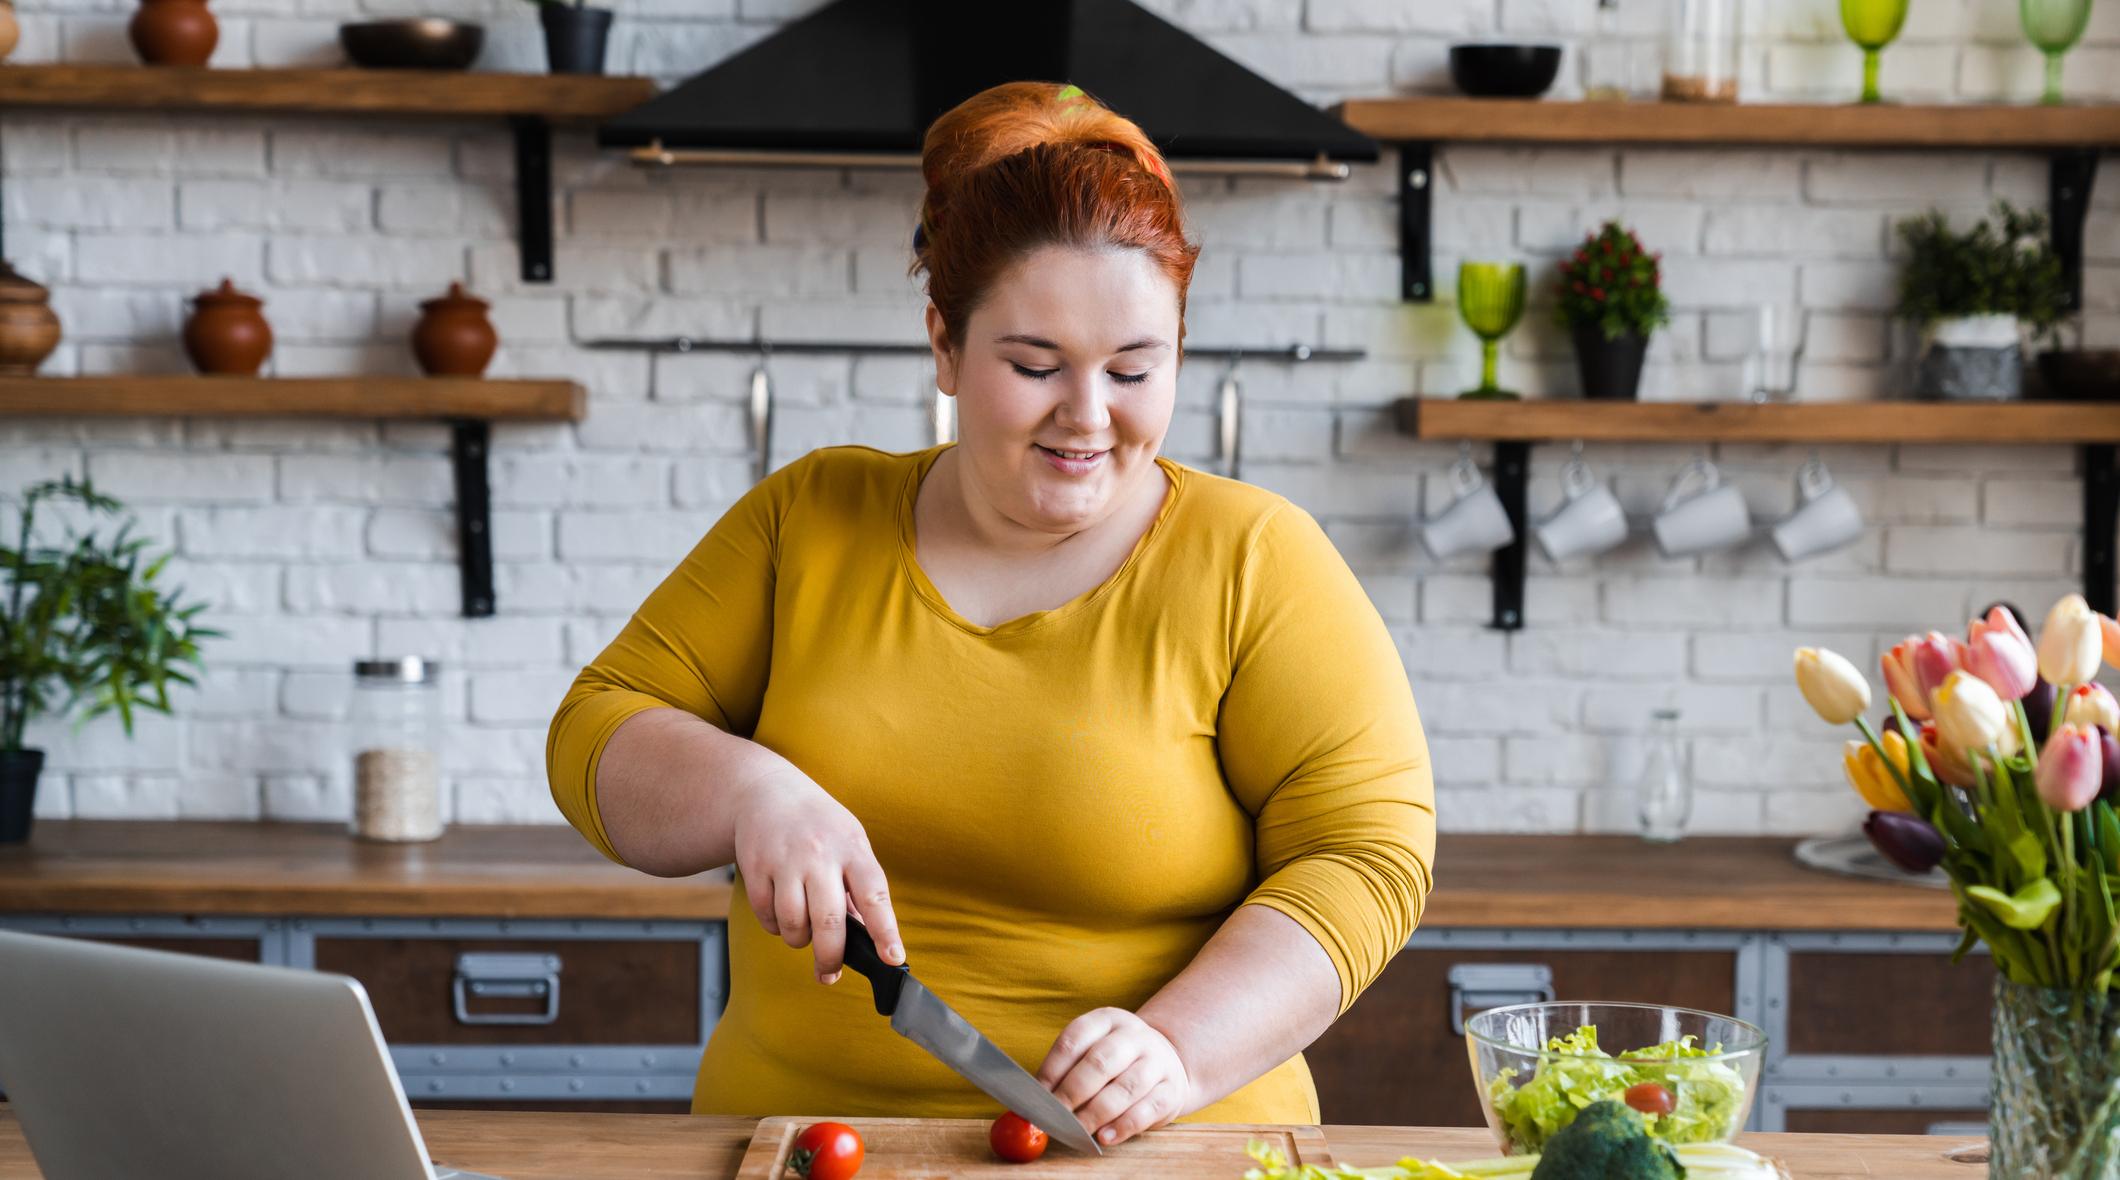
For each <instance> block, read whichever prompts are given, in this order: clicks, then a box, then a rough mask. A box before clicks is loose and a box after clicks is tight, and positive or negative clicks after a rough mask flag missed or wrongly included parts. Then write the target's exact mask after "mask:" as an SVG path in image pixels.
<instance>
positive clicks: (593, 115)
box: [0, 66, 655, 121]
mask: <svg viewBox="0 0 2120 1180" xmlns="http://www.w3.org/2000/svg"><path fill="white" fill-rule="evenodd" d="M654 97H655V82H654V81H653V80H652V79H649V78H631V77H626V78H612V77H603V76H601V75H590V74H498V73H471V72H452V71H442V70H362V69H350V68H349V69H342V70H215V69H200V68H196V67H190V66H0V107H119V108H127V109H136V108H153V109H156V110H185V111H256V112H286V113H299V114H315V115H391V116H412V117H426V116H431V117H435V118H455V119H460V118H466V117H490V116H500V115H536V116H540V117H542V118H546V119H555V120H563V121H589V120H596V119H607V118H610V117H611V116H613V115H620V114H624V113H625V112H627V111H630V110H632V109H633V108H634V107H637V106H639V105H640V104H642V103H644V102H646V101H648V100H649V99H651V98H654Z"/></svg>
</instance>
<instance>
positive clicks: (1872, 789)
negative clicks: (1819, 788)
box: [1840, 733, 1914, 811]
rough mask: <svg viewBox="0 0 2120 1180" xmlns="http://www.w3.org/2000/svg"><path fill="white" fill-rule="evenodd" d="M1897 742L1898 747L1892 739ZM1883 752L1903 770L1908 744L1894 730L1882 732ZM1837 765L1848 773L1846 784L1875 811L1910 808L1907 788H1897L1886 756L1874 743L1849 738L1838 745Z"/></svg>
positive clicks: (1910, 809)
mask: <svg viewBox="0 0 2120 1180" xmlns="http://www.w3.org/2000/svg"><path fill="white" fill-rule="evenodd" d="M1895 741H1897V742H1898V743H1899V745H1898V749H1896V750H1894V749H1893V748H1892V743H1893V742H1895ZM1884 743H1885V752H1886V753H1887V754H1889V755H1891V756H1892V761H1893V762H1895V763H1898V764H1899V766H1900V768H1901V769H1902V770H1904V769H1905V767H1906V760H1907V753H1906V749H1907V744H1906V742H1905V741H1903V740H1900V738H1899V735H1898V734H1896V733H1887V734H1885V735H1884ZM1840 768H1841V770H1842V772H1844V773H1845V774H1846V775H1847V776H1848V785H1849V786H1851V787H1854V788H1855V793H1856V794H1858V795H1860V796H1862V801H1863V802H1865V803H1867V804H1869V805H1870V806H1871V807H1873V808H1875V809H1876V810H1878V811H1912V810H1914V805H1913V804H1912V803H1909V802H1908V801H1907V796H1906V792H1905V791H1902V790H1900V789H1899V780H1897V779H1895V778H1893V777H1892V772H1891V771H1890V770H1889V769H1887V768H1886V766H1885V760H1884V759H1883V758H1880V757H1878V756H1877V747H1875V746H1873V745H1871V744H1870V743H1868V742H1854V741H1851V742H1849V743H1847V744H1846V745H1845V746H1842V747H1841V755H1840Z"/></svg>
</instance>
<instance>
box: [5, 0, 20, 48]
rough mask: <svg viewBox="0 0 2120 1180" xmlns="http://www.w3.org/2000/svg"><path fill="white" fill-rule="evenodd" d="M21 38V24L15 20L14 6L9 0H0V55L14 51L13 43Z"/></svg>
mask: <svg viewBox="0 0 2120 1180" xmlns="http://www.w3.org/2000/svg"><path fill="white" fill-rule="evenodd" d="M21 40H22V26H21V25H20V24H18V23H16V21H15V6H14V4H12V3H11V2H10V0H0V57H6V56H7V55H8V54H10V53H13V52H14V51H15V44H16V43H17V42H19V41H21Z"/></svg>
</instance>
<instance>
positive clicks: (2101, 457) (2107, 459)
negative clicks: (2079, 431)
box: [2083, 443, 2120, 617]
mask: <svg viewBox="0 0 2120 1180" xmlns="http://www.w3.org/2000/svg"><path fill="white" fill-rule="evenodd" d="M2116 452H2120V447H2115V446H2113V445H2112V444H2111V443H2093V444H2091V445H2088V446H2086V447H2084V448H2083V600H2084V601H2085V602H2088V603H2090V605H2091V609H2092V610H2094V611H2097V612H2098V613H2099V614H2102V615H2106V616H2108V617H2110V616H2111V615H2113V614H2114V613H2116V612H2115V611H2114V609H2113V608H2114V607H2115V606H2120V589H2116V588H2115V582H2116V580H2120V563H2116V562H2115V561H2114V555H2113V550H2114V536H2115V533H2120V459H2116V457H2115V455H2116Z"/></svg>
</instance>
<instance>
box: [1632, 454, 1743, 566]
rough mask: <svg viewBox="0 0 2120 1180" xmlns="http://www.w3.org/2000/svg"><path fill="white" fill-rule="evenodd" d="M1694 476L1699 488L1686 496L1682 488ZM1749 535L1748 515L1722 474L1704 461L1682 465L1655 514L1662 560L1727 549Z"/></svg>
mask: <svg viewBox="0 0 2120 1180" xmlns="http://www.w3.org/2000/svg"><path fill="white" fill-rule="evenodd" d="M1695 476H1698V477H1699V478H1700V488H1699V489H1698V490H1697V491H1693V492H1691V493H1689V492H1687V491H1686V485H1687V484H1689V483H1691V482H1692V481H1693V479H1694V477H1695ZM1751 535H1752V514H1751V513H1750V512H1748V511H1746V510H1745V497H1744V494H1743V493H1741V492H1739V491H1738V490H1737V489H1736V488H1734V487H1731V486H1730V485H1729V484H1726V483H1724V482H1723V481H1722V473H1721V472H1719V471H1717V470H1716V469H1715V464H1713V463H1710V462H1708V461H1707V460H1706V459H1695V460H1694V461H1693V462H1691V463H1688V464H1686V467H1685V470H1683V471H1680V472H1679V473H1678V476H1677V478H1675V479H1673V480H1672V481H1671V490H1669V491H1667V492H1665V493H1664V503H1663V507H1662V508H1661V509H1660V510H1658V512H1657V514H1656V544H1657V547H1658V548H1660V549H1662V550H1663V551H1664V556H1666V557H1686V556H1689V555H1691V554H1695V553H1706V552H1709V551H1710V550H1715V549H1727V548H1729V547H1730V546H1732V545H1735V544H1738V543H1739V542H1741V541H1743V540H1744V539H1745V538H1747V537H1750V536H1751Z"/></svg>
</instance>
